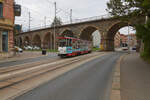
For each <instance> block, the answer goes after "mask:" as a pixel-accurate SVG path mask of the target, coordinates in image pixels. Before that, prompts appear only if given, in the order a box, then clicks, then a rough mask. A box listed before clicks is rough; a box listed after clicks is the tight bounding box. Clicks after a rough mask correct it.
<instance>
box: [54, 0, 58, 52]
mask: <svg viewBox="0 0 150 100" xmlns="http://www.w3.org/2000/svg"><path fill="white" fill-rule="evenodd" d="M54 6H55V17H54V50H55V49H56V45H55V44H56V18H57V17H56V16H57V15H56V11H57V6H56V2H54Z"/></svg>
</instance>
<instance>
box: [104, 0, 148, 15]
mask: <svg viewBox="0 0 150 100" xmlns="http://www.w3.org/2000/svg"><path fill="white" fill-rule="evenodd" d="M106 10H107V11H108V12H109V13H110V14H111V15H113V16H122V15H130V14H133V15H135V14H144V15H148V14H149V13H150V1H149V0H110V1H109V2H107V9H106Z"/></svg>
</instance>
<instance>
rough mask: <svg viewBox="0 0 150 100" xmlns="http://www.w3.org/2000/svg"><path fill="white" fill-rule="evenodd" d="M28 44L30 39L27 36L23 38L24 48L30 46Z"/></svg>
mask: <svg viewBox="0 0 150 100" xmlns="http://www.w3.org/2000/svg"><path fill="white" fill-rule="evenodd" d="M30 43H31V40H30V38H29V37H28V36H25V37H24V46H28V45H30Z"/></svg>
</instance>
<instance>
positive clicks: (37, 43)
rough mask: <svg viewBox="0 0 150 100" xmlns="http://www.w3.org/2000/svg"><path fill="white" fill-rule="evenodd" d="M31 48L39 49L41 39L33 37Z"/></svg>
mask: <svg viewBox="0 0 150 100" xmlns="http://www.w3.org/2000/svg"><path fill="white" fill-rule="evenodd" d="M33 46H37V47H40V48H41V38H40V36H39V35H35V36H34V38H33Z"/></svg>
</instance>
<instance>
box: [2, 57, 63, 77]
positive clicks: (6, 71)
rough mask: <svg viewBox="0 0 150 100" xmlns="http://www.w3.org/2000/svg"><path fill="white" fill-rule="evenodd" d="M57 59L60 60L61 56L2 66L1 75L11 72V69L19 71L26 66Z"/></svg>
mask: <svg viewBox="0 0 150 100" xmlns="http://www.w3.org/2000/svg"><path fill="white" fill-rule="evenodd" d="M57 60H60V58H54V59H52V58H49V59H46V60H44V61H36V62H31V63H24V64H18V65H14V66H9V67H2V68H0V75H1V74H5V73H8V72H11V71H17V70H21V69H26V68H30V67H34V66H38V65H42V64H46V63H50V62H54V61H57Z"/></svg>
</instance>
